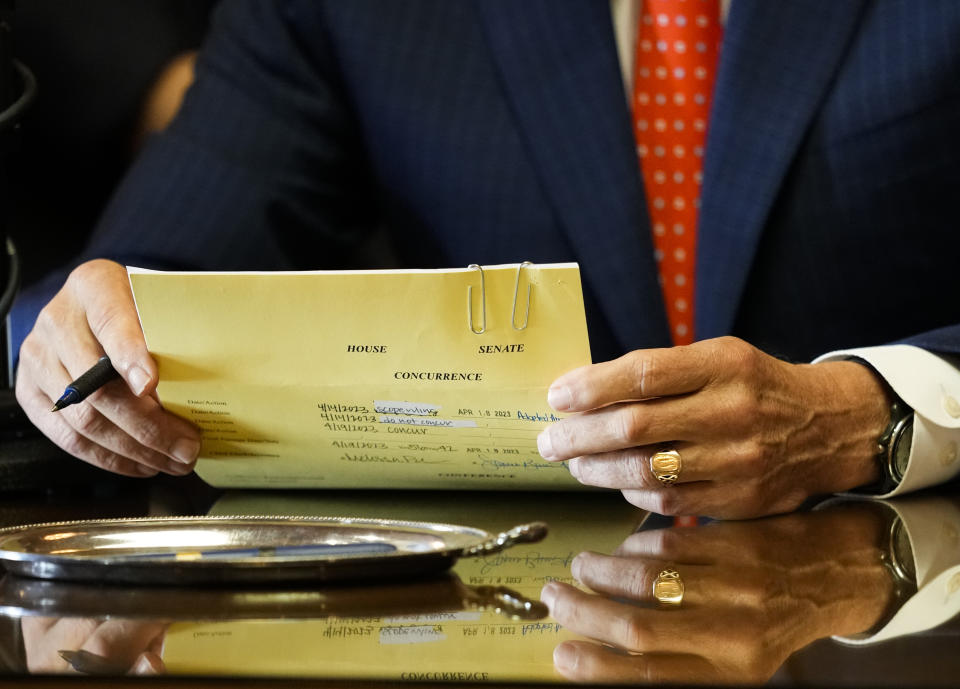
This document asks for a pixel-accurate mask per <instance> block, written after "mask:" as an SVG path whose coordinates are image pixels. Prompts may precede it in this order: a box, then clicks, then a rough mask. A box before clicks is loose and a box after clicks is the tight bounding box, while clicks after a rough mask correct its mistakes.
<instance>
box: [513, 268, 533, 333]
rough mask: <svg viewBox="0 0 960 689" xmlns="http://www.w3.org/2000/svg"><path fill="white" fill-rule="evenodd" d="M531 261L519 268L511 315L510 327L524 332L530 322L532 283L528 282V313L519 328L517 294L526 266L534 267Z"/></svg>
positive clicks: (514, 286) (514, 287)
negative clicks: (521, 275)
mask: <svg viewBox="0 0 960 689" xmlns="http://www.w3.org/2000/svg"><path fill="white" fill-rule="evenodd" d="M532 265H533V264H532V263H531V262H530V261H523V262H522V263H521V264H520V265H518V266H517V281H516V282H515V283H514V285H513V311H512V312H511V314H510V325H512V326H513V329H514V330H524V329H525V328H526V327H527V323H528V322H529V321H530V283H529V282H527V311H526V313H525V314H524V316H523V325H521V326H520V327H519V328H518V327H517V294H518V293H519V292H520V272H521V271H522V270H523V267H524V266H532Z"/></svg>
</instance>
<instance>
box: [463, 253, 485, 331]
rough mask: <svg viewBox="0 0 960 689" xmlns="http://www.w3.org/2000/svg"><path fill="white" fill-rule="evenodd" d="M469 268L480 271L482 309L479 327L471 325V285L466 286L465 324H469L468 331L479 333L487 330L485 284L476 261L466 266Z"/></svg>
mask: <svg viewBox="0 0 960 689" xmlns="http://www.w3.org/2000/svg"><path fill="white" fill-rule="evenodd" d="M467 267H468V268H469V269H473V268H476V269H477V270H479V271H480V304H481V307H482V309H483V312H482V313H483V321H482V323H481V325H480V329H479V330H477V329H476V328H474V327H473V285H468V286H467V325H468V326H470V332H472V333H473V334H474V335H481V334H483V333H485V332H486V331H487V285H486V282H485V281H484V278H483V268H481V267H480V266H478V265H477V264H476V263H471V264H470V265H469V266H467Z"/></svg>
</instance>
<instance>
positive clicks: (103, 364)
mask: <svg viewBox="0 0 960 689" xmlns="http://www.w3.org/2000/svg"><path fill="white" fill-rule="evenodd" d="M119 377H120V374H119V373H117V370H116V369H115V368H114V367H113V364H111V363H110V357H108V356H102V357H100V358H99V359H98V360H97V363H95V364H94V365H93V366H91V367H90V368H89V369H87V371H86V372H85V373H83V374H82V375H81V376H80V377H79V378H77V379H76V380H75V381H73V382H72V383H70V385H68V386H67V389H66V390H64V391H63V394H62V395H60V399H58V400H57V401H56V402H55V403H54V405H53V409H51V410H50V411H60V410H61V409H63V408H64V407H69V406H70V405H71V404H76V403H77V402H82V401H83V400H85V399H87V397H89V396H90V395H92V394H93V393H94V392H96V391H97V390H99V389H100V388H102V387H103V386H104V385H106V384H107V383H109V382H110V381H111V380H113V379H114V378H119Z"/></svg>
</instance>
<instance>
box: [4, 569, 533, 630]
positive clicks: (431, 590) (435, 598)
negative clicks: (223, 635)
mask: <svg viewBox="0 0 960 689" xmlns="http://www.w3.org/2000/svg"><path fill="white" fill-rule="evenodd" d="M463 610H471V611H483V610H490V611H493V612H497V613H499V614H501V615H504V616H505V617H508V618H512V619H522V620H539V619H542V618H544V617H546V616H547V608H546V606H545V605H544V604H543V603H541V602H540V601H536V600H530V599H528V598H525V597H524V596H522V595H521V594H519V593H517V592H515V591H512V590H510V589H507V588H504V587H500V586H467V585H466V584H464V583H463V582H462V581H460V578H459V577H457V576H456V575H455V574H453V573H450V572H443V573H441V574H439V575H436V576H427V577H422V578H417V579H406V580H402V581H396V582H393V581H391V582H384V583H383V585H371V584H370V583H369V582H367V583H366V584H365V585H358V586H351V585H348V584H338V585H336V586H320V587H305V586H298V587H293V586H286V587H283V588H276V587H273V588H269V587H264V586H258V587H257V588H238V587H222V586H218V587H210V586H207V587H202V588H199V587H193V588H191V587H174V586H164V587H160V588H158V587H156V586H154V587H146V586H130V585H122V584H114V585H111V586H110V587H109V588H107V587H104V586H100V585H98V584H92V583H86V582H65V581H45V580H42V579H28V578H25V577H16V576H6V577H4V578H3V579H0V615H3V616H6V617H12V618H20V617H30V616H40V617H57V618H81V619H96V620H116V619H119V620H145V621H166V622H173V621H195V622H208V621H224V620H248V619H271V620H274V619H322V618H325V617H342V618H349V617H387V616H389V617H396V616H399V615H429V614H432V613H440V612H460V611H463Z"/></svg>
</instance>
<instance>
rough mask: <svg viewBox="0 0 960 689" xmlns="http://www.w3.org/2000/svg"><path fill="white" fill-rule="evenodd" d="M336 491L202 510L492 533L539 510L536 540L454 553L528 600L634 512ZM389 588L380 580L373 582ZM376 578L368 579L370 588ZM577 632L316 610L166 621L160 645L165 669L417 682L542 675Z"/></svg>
mask: <svg viewBox="0 0 960 689" xmlns="http://www.w3.org/2000/svg"><path fill="white" fill-rule="evenodd" d="M386 495H387V494H384V493H383V492H377V494H375V495H371V494H370V493H369V492H367V493H360V494H357V493H355V492H353V491H348V492H344V491H337V492H336V493H333V492H331V493H324V494H320V495H316V494H311V493H301V494H296V495H291V494H284V493H273V492H270V493H267V492H262V491H260V492H256V493H253V492H247V493H240V492H238V493H230V492H228V493H227V494H226V495H225V496H224V497H223V498H222V499H221V500H220V501H219V502H218V503H217V504H216V505H214V507H213V508H212V510H211V513H212V514H221V515H226V514H288V515H352V516H357V517H384V518H390V519H401V520H405V519H412V520H429V521H438V522H448V523H459V524H470V525H471V526H476V527H479V528H482V529H485V530H487V531H490V532H499V531H503V530H505V529H508V528H510V527H511V526H514V525H516V524H518V523H521V522H529V521H535V520H544V521H546V522H548V523H549V524H550V534H549V535H548V536H547V538H546V539H545V540H544V541H542V542H541V543H535V544H529V545H519V546H514V547H513V548H511V549H509V550H507V551H504V552H501V553H496V554H492V555H488V556H482V557H478V558H464V559H461V560H460V561H458V562H457V564H456V566H455V567H454V570H453V571H454V573H455V574H457V575H458V576H459V578H460V580H461V581H462V582H463V584H464V585H466V586H505V587H507V588H510V589H512V590H514V591H516V592H518V593H520V594H521V595H523V596H526V597H528V598H532V599H534V600H536V599H539V596H540V589H541V588H542V587H543V585H544V584H545V583H546V582H547V581H548V580H551V579H560V580H563V581H566V582H568V583H575V582H574V580H573V578H572V575H571V572H570V563H571V561H572V560H573V558H574V557H575V556H576V555H577V553H579V552H581V551H583V550H595V551H600V552H611V551H612V550H613V549H615V548H616V547H617V546H618V545H619V544H620V543H621V542H622V541H623V539H624V538H625V537H627V536H628V535H629V534H630V533H631V532H632V531H633V530H634V529H635V528H636V526H637V525H638V524H639V522H640V519H641V518H642V517H643V515H644V513H643V512H641V511H640V510H637V509H636V508H634V507H632V506H630V505H629V504H627V503H626V502H625V501H624V500H623V499H622V498H621V497H620V495H619V494H611V493H588V494H565V495H564V494H556V493H554V494H543V493H542V494H534V493H522V492H518V493H502V492H501V493H482V492H471V493H442V492H436V491H434V492H430V493H427V492H415V491H414V492H405V493H393V494H389V497H386ZM383 585H384V586H387V587H389V586H390V582H389V581H387V582H384V584H383ZM373 586H375V585H371V587H373ZM573 638H577V637H576V636H575V635H574V634H573V633H572V632H570V631H568V630H566V629H564V628H562V627H561V626H560V625H559V624H558V623H556V622H555V621H554V620H552V619H550V618H546V619H541V620H511V619H509V618H507V617H505V616H503V615H500V614H497V613H496V612H493V611H475V610H463V611H460V612H456V611H451V612H440V613H435V614H421V615H406V616H402V617H375V616H371V617H362V618H354V617H333V616H331V617H326V618H318V619H306V620H276V619H275V620H241V621H211V622H197V623H193V622H191V623H177V624H174V625H172V626H171V627H170V629H169V630H168V632H167V637H166V642H165V644H164V656H163V659H164V663H165V664H166V666H167V670H168V671H169V672H170V673H171V674H199V675H205V674H222V673H223V672H224V671H228V672H230V673H232V674H235V675H240V676H244V675H261V676H262V675H296V676H301V677H326V678H356V679H388V680H419V681H433V682H440V681H491V682H493V681H501V682H503V681H545V680H546V681H550V680H553V679H556V674H555V672H554V669H553V649H554V648H555V647H556V645H557V644H558V643H560V642H561V641H564V640H567V639H573Z"/></svg>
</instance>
